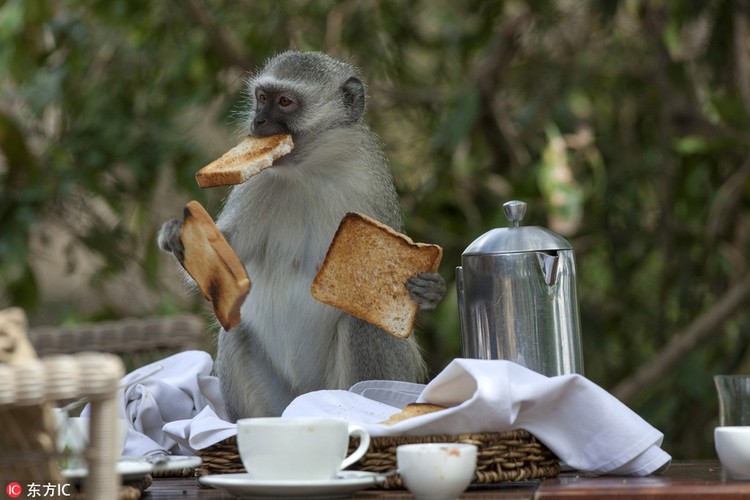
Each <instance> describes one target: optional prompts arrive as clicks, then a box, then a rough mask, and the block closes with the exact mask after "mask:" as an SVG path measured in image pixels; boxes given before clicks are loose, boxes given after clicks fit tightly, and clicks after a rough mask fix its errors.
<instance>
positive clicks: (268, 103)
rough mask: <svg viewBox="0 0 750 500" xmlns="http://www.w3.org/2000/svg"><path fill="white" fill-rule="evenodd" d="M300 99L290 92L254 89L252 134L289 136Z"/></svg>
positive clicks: (268, 88)
mask: <svg viewBox="0 0 750 500" xmlns="http://www.w3.org/2000/svg"><path fill="white" fill-rule="evenodd" d="M300 104H301V103H300V97H299V96H298V95H297V94H296V93H295V92H292V91H290V90H282V89H274V88H272V87H266V88H264V87H260V86H258V87H256V88H255V115H254V117H253V121H252V124H251V127H252V133H253V135H256V136H258V137H265V136H269V135H274V134H291V133H292V132H294V131H295V127H294V122H295V118H296V117H297V115H298V114H299V112H300Z"/></svg>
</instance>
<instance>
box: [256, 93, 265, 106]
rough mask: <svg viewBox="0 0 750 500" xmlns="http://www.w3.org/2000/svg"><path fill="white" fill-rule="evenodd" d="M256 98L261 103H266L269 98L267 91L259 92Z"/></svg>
mask: <svg viewBox="0 0 750 500" xmlns="http://www.w3.org/2000/svg"><path fill="white" fill-rule="evenodd" d="M256 98H257V99H258V102H259V103H261V104H265V103H266V101H267V100H268V96H266V93H265V92H258V95H257V96H256Z"/></svg>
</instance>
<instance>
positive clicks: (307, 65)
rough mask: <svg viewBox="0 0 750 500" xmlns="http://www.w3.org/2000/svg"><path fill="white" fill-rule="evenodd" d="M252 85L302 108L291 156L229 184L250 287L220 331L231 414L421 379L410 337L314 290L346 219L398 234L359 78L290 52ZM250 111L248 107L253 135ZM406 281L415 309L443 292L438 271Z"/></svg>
mask: <svg viewBox="0 0 750 500" xmlns="http://www.w3.org/2000/svg"><path fill="white" fill-rule="evenodd" d="M256 86H262V87H263V88H266V89H269V91H270V92H275V91H282V92H292V93H293V95H294V96H295V98H297V97H298V98H299V101H300V103H301V104H300V108H299V110H297V111H296V112H295V114H294V116H291V117H290V118H289V121H290V123H289V124H287V125H289V128H290V129H291V131H292V134H293V137H294V142H295V148H294V150H293V152H292V153H291V154H290V155H288V156H286V157H284V158H282V159H281V160H279V161H277V162H276V164H275V166H274V167H273V168H271V169H268V170H266V171H265V172H263V174H261V175H258V176H256V177H254V178H252V179H250V181H248V182H246V183H244V184H242V185H238V186H235V187H234V188H233V189H232V190H231V192H230V194H229V196H228V198H227V200H226V203H225V205H224V208H223V210H222V212H221V214H220V215H219V217H218V219H217V225H218V227H219V228H220V229H221V230H222V232H223V233H224V234H225V235H226V236H227V237H228V240H229V243H230V244H231V246H232V247H233V248H234V250H235V252H236V253H237V255H238V256H239V257H240V259H241V260H242V262H243V263H244V264H245V267H246V268H247V271H248V275H249V276H250V279H251V280H252V288H251V290H250V293H249V295H248V298H247V300H246V301H245V303H244V304H243V306H242V323H241V324H240V325H239V326H238V327H237V328H235V329H234V330H232V331H231V332H225V331H221V332H220V334H219V340H218V353H217V362H216V370H217V374H218V376H219V378H220V379H221V383H222V391H223V395H224V398H225V402H226V404H227V412H228V415H229V416H230V418H233V419H237V418H242V417H248V416H268V415H279V414H280V413H281V412H282V411H283V409H284V408H285V407H286V406H287V405H288V404H289V402H291V400H292V399H293V398H294V397H296V396H298V395H300V394H302V393H305V392H309V391H313V390H319V389H348V388H349V387H350V386H351V385H352V384H354V383H355V382H358V381H360V380H367V379H395V380H406V381H418V380H420V379H423V377H424V375H425V366H424V362H423V360H422V357H421V354H420V351H419V348H418V345H417V343H416V340H415V339H414V336H413V335H412V336H410V337H409V338H408V339H397V338H395V337H393V336H391V335H390V334H388V333H386V332H384V331H382V330H380V329H378V328H377V327H375V326H373V325H371V324H369V323H367V322H364V321H362V320H359V319H356V318H354V317H352V316H349V315H347V314H345V313H344V312H342V311H341V310H339V309H335V308H333V307H330V306H328V305H325V304H322V303H320V302H318V301H316V300H315V299H313V297H312V296H311V294H310V285H311V283H312V280H313V278H314V277H315V274H316V273H317V271H318V269H319V268H320V265H321V264H322V261H323V259H324V257H325V254H326V251H327V250H328V246H329V245H330V242H331V239H332V238H333V235H334V234H335V231H336V229H337V227H338V225H339V222H340V221H341V219H342V217H343V216H344V215H345V214H346V213H347V212H350V211H356V212H361V213H364V214H367V215H370V216H371V217H374V218H376V219H378V220H380V221H381V222H383V223H385V224H388V225H389V226H391V227H393V228H394V229H396V230H399V231H401V229H402V220H401V211H400V206H399V202H398V198H397V195H396V190H395V188H394V185H393V180H392V177H391V172H390V168H389V166H388V162H387V159H386V157H385V155H384V153H383V150H382V147H381V145H380V143H379V141H378V140H377V138H376V137H375V135H374V134H373V133H372V132H371V131H370V130H369V128H368V127H367V125H365V124H364V122H363V120H362V113H363V112H364V109H365V102H366V99H365V86H364V83H361V79H360V77H359V75H358V74H357V72H356V70H354V68H352V67H351V66H350V65H348V64H346V63H344V62H341V61H337V60H335V59H332V58H330V57H328V56H326V55H324V54H321V53H301V52H286V53H283V54H281V55H279V56H276V57H274V58H272V59H271V60H269V61H268V63H267V65H266V67H265V68H264V69H263V70H262V71H261V72H260V73H258V75H257V76H255V77H253V78H251V79H250V80H249V82H248V90H249V93H250V95H252V96H254V95H255V87H256ZM256 106H257V103H255V102H254V101H252V100H251V103H250V112H249V113H248V119H247V120H246V127H247V131H248V132H251V131H252V128H253V116H254V110H255V109H256ZM170 224H171V225H170ZM162 233H163V234H160V238H159V244H160V247H161V248H162V249H164V250H166V251H175V250H179V247H178V246H176V245H175V244H174V242H173V241H172V242H170V241H169V240H170V239H174V237H175V234H174V233H175V228H174V223H170V222H167V223H166V224H165V226H164V228H163V231H162ZM177 237H179V233H177ZM405 286H406V287H407V288H408V289H409V290H410V293H411V295H412V297H413V298H415V301H416V302H417V303H418V304H419V305H420V307H422V308H432V307H434V306H435V304H436V303H437V302H438V301H439V300H440V299H441V298H442V295H443V293H444V292H445V283H444V281H443V280H442V278H440V276H439V275H437V274H428V275H426V276H423V277H421V278H415V279H411V280H409V282H407V283H406V284H405ZM441 287H442V288H441ZM441 290H442V291H441Z"/></svg>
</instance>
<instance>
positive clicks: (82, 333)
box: [29, 314, 208, 371]
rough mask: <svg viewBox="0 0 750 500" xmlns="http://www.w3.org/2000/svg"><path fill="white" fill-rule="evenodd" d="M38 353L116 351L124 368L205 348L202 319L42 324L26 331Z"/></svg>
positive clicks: (184, 316) (131, 368)
mask: <svg viewBox="0 0 750 500" xmlns="http://www.w3.org/2000/svg"><path fill="white" fill-rule="evenodd" d="M29 340H31V343H32V345H33V346H34V349H35V350H36V352H37V354H38V355H39V356H41V357H43V356H49V355H52V354H72V353H76V352H81V351H95V352H107V353H113V354H118V355H120V357H121V358H122V359H123V362H124V363H125V369H126V371H132V370H134V369H135V368H139V367H141V366H143V365H146V364H148V363H151V362H153V361H156V360H158V359H162V358H165V357H167V356H169V355H171V354H174V353H176V352H180V351H185V350H190V349H206V345H207V344H208V342H207V335H206V322H205V321H204V320H203V319H202V318H200V317H199V316H196V315H193V314H181V315H176V316H165V317H154V318H145V319H134V318H131V319H123V320H117V321H105V322H101V323H93V324H90V325H84V326H76V327H57V326H43V327H36V328H32V329H31V330H30V331H29Z"/></svg>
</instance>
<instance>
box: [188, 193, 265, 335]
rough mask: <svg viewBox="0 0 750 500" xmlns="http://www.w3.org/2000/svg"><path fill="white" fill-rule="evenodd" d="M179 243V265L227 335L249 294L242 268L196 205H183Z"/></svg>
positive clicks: (218, 232) (248, 284) (220, 235)
mask: <svg viewBox="0 0 750 500" xmlns="http://www.w3.org/2000/svg"><path fill="white" fill-rule="evenodd" d="M184 214H185V219H184V221H183V223H182V233H181V234H180V240H181V241H182V245H183V246H184V248H185V258H184V259H183V260H182V262H180V264H182V267H184V268H185V271H187V272H188V274H189V275H190V276H191V277H192V278H193V279H194V280H195V282H196V283H197V284H198V288H199V289H200V291H201V294H202V295H203V297H205V298H206V300H210V301H211V304H212V305H213V308H214V314H216V318H217V319H218V320H219V323H221V326H223V327H224V329H225V330H226V331H229V330H231V329H232V328H234V327H235V326H237V325H238V324H239V322H240V307H241V306H242V303H243V302H244V301H245V297H247V293H248V292H249V291H250V279H249V278H248V277H247V271H246V270H245V266H243V265H242V262H241V261H240V259H239V257H237V254H236V253H234V250H232V247H231V246H229V243H227V240H226V239H224V235H223V234H221V231H219V228H217V227H216V224H214V221H213V219H212V218H211V216H210V215H208V212H206V210H205V209H204V208H203V206H202V205H201V204H200V203H198V202H197V201H191V202H189V203H188V204H187V205H185V211H184Z"/></svg>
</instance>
